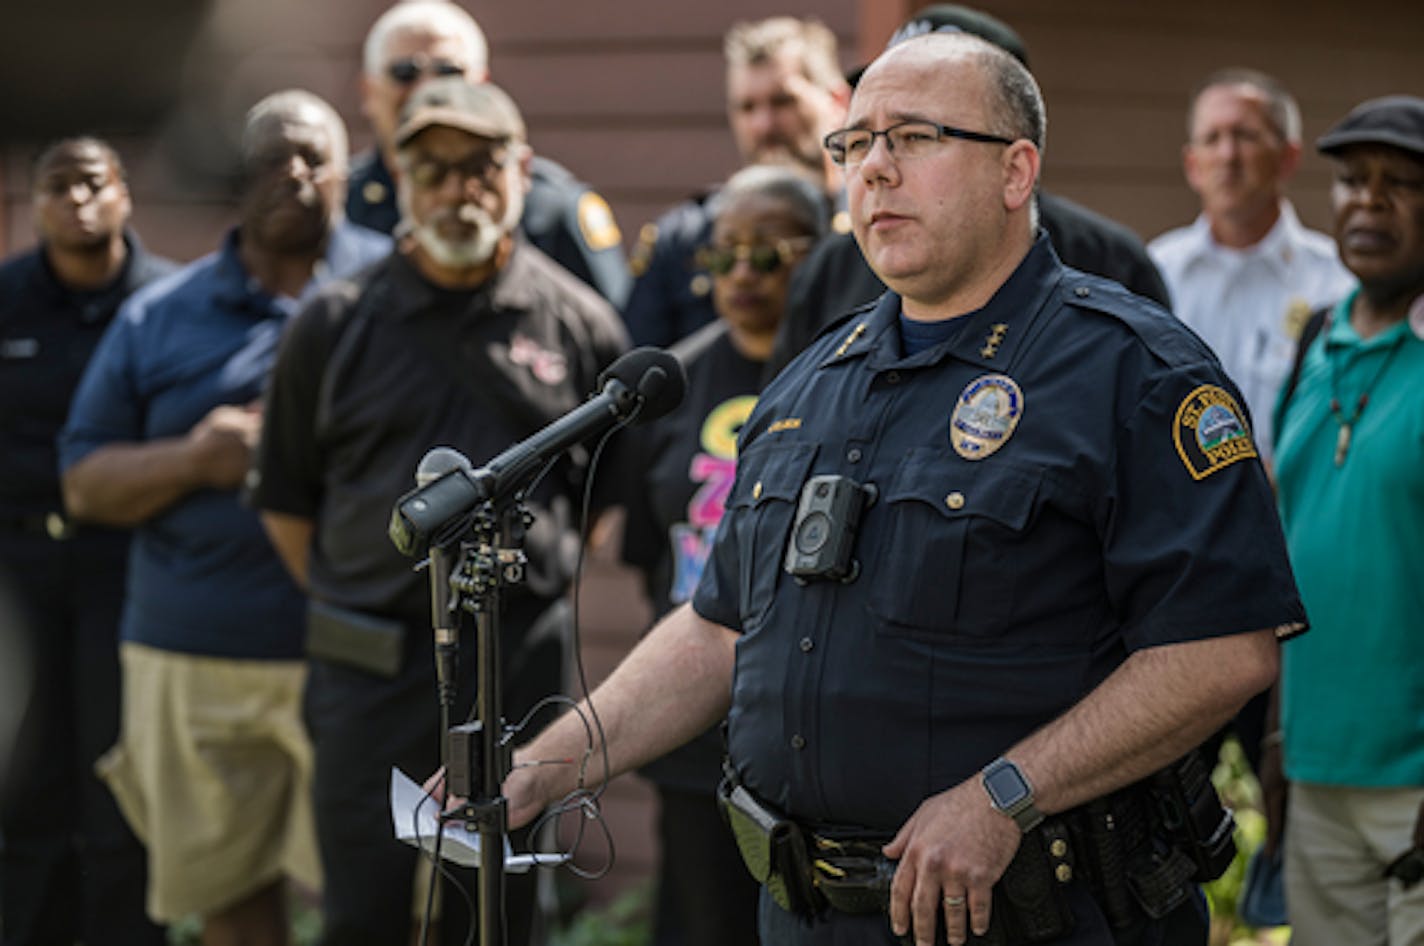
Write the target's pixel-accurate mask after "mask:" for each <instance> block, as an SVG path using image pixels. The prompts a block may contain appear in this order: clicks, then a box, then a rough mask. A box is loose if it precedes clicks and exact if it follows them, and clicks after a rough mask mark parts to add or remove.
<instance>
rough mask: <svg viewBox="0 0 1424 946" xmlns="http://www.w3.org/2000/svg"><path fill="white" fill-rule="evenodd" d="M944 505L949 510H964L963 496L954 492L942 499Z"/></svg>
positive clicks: (958, 492) (956, 491) (957, 491)
mask: <svg viewBox="0 0 1424 946" xmlns="http://www.w3.org/2000/svg"><path fill="white" fill-rule="evenodd" d="M944 504H945V505H946V506H948V507H949V508H950V509H963V508H964V494H963V493H961V492H960V491H959V490H955V491H954V492H952V493H950V494H949V495H948V496H946V497H944Z"/></svg>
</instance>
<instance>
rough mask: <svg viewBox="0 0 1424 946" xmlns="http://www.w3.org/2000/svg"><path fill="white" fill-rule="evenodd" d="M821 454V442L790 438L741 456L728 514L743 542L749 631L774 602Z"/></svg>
mask: <svg viewBox="0 0 1424 946" xmlns="http://www.w3.org/2000/svg"><path fill="white" fill-rule="evenodd" d="M815 459H816V444H814V443H805V442H786V443H772V444H765V445H760V444H759V445H757V446H754V447H753V448H752V449H750V450H748V451H747V452H746V453H745V454H744V455H743V456H741V457H740V458H738V460H737V481H736V484H735V485H734V486H733V487H732V495H731V497H730V498H729V500H728V502H727V515H728V517H729V518H730V523H731V528H732V530H733V532H732V537H734V539H735V541H736V543H737V553H738V554H737V561H738V576H737V578H738V599H739V600H738V607H739V612H740V615H741V619H742V628H743V630H749V629H751V628H753V627H755V626H756V625H758V624H760V623H761V620H762V618H764V617H765V615H766V612H767V609H768V608H770V607H771V602H772V596H773V595H774V594H775V593H776V586H777V583H778V581H779V580H780V577H781V574H782V571H781V558H782V555H783V553H784V552H785V549H786V541H787V536H789V535H790V532H791V522H792V519H793V518H794V516H795V512H796V502H797V499H798V498H799V497H800V494H801V485H802V484H803V483H805V482H806V477H807V476H808V475H809V474H810V471H811V463H812V461H814V460H815Z"/></svg>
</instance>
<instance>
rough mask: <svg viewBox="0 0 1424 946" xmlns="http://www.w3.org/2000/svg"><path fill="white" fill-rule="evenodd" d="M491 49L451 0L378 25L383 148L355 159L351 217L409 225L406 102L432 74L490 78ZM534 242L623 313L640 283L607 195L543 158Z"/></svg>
mask: <svg viewBox="0 0 1424 946" xmlns="http://www.w3.org/2000/svg"><path fill="white" fill-rule="evenodd" d="M487 59H488V47H487V45H486V43H485V38H484V34H483V33H482V32H481V31H480V28H479V25H478V24H476V23H475V21H474V20H473V19H471V18H470V15H469V14H468V13H466V12H465V11H464V10H462V9H461V8H460V7H459V6H457V5H455V4H453V3H449V2H446V0H417V2H404V3H398V4H396V5H395V6H393V7H392V8H391V9H390V10H388V11H387V12H386V13H385V14H384V15H382V16H381V18H380V19H378V20H377V21H376V23H375V25H374V26H372V27H371V32H370V34H369V36H368V37H367V40H366V46H365V74H364V75H363V76H362V80H361V98H362V110H363V111H364V112H365V113H366V117H367V118H368V119H369V120H370V122H371V128H372V131H374V132H375V135H376V146H375V147H373V148H372V149H371V150H370V151H367V152H366V153H364V154H361V155H357V156H356V157H355V158H354V159H353V160H352V162H351V176H350V180H349V185H348V188H347V196H346V216H347V218H348V219H350V220H351V221H353V222H355V223H359V224H361V225H362V226H366V227H370V228H372V229H374V230H380V231H381V232H382V233H391V232H392V231H394V230H395V228H396V226H397V224H399V222H400V208H399V207H397V206H396V185H395V180H394V178H393V177H392V175H391V170H390V161H391V159H392V157H393V154H394V149H393V145H392V143H391V135H392V134H393V133H394V132H395V124H396V118H397V115H398V114H399V112H400V107H401V105H402V104H403V103H404V102H405V100H406V97H407V96H409V95H410V92H411V90H412V89H414V88H415V87H416V86H417V85H418V84H419V83H420V82H422V81H423V80H424V79H425V78H427V77H430V76H441V75H463V76H465V77H466V78H467V79H469V80H470V81H471V82H483V81H485V80H486V79H487V78H488V67H487ZM520 227H521V229H522V230H523V231H524V235H525V236H526V237H527V238H528V239H529V242H531V243H533V244H534V245H535V246H537V247H538V248H539V249H541V250H543V251H544V253H545V254H546V255H547V256H549V257H551V258H552V259H553V260H554V261H555V262H556V263H558V264H560V265H561V266H563V267H564V268H565V269H567V270H568V271H569V272H571V273H573V274H574V275H575V276H577V277H578V278H579V279H582V280H583V281H584V282H586V283H588V284H589V285H590V286H592V287H593V288H594V289H596V290H598V292H599V293H600V294H601V295H602V296H603V297H604V298H605V299H607V300H608V301H609V302H610V303H612V304H613V305H614V306H615V307H618V306H622V305H623V303H624V302H625V301H626V300H627V298H628V291H629V289H630V288H631V286H632V277H631V276H630V275H629V272H628V264H627V261H626V260H625V259H624V257H623V235H622V233H621V232H620V231H619V229H618V224H617V222H616V221H615V220H614V217H613V211H612V208H610V207H609V206H608V202H607V201H606V200H604V199H603V198H602V197H601V196H600V195H599V194H598V193H597V192H595V191H594V190H593V189H592V188H590V187H589V186H588V185H587V184H585V183H584V182H582V181H580V180H579V179H578V178H576V177H574V176H573V174H571V173H570V172H569V171H568V170H567V169H565V168H564V167H563V166H561V165H559V164H558V163H556V162H554V161H551V160H549V159H548V158H544V157H538V156H536V157H535V158H534V163H533V166H532V168H531V170H530V182H529V194H528V198H527V199H526V200H525V202H524V217H523V219H522V220H521V221H520Z"/></svg>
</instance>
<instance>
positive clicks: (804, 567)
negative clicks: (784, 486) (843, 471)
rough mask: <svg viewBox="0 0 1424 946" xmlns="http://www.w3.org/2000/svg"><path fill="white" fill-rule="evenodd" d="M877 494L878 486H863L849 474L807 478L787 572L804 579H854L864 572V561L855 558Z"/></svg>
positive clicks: (797, 514)
mask: <svg viewBox="0 0 1424 946" xmlns="http://www.w3.org/2000/svg"><path fill="white" fill-rule="evenodd" d="M875 496H876V490H875V487H874V486H862V485H860V484H859V483H857V482H856V481H855V480H852V479H850V478H849V477H845V476H835V475H825V476H813V477H811V478H810V479H809V480H807V481H806V484H805V485H804V486H802V487H801V499H800V502H799V503H798V505H797V507H796V522H795V523H794V524H793V525H792V527H791V540H790V541H789V542H788V543H787V544H786V562H785V566H784V567H785V569H786V573H787V574H788V575H793V576H795V577H796V578H798V579H800V580H802V581H809V580H811V579H816V578H823V579H827V580H829V581H847V582H849V581H854V580H855V578H856V576H857V575H858V574H859V573H860V563H859V562H858V561H856V560H855V559H854V558H852V557H851V552H852V551H853V549H854V547H855V533H856V527H857V526H859V525H860V516H861V513H862V512H864V511H865V508H866V507H867V506H869V505H871V504H872V503H874V502H875Z"/></svg>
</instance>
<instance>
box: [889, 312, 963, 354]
mask: <svg viewBox="0 0 1424 946" xmlns="http://www.w3.org/2000/svg"><path fill="white" fill-rule="evenodd" d="M967 321H968V319H963V318H953V319H941V320H940V321H938V322H917V321H915V320H914V319H910V318H906V317H905V313H904V311H903V310H902V311H901V312H900V345H901V347H902V348H903V350H904V353H905V357H906V358H908V357H910V356H911V355H918V354H919V353H920V352H922V351H924V350H925V349H926V348H933V347H935V346H936V345H938V344H940V343H942V342H947V341H949V340H950V339H952V338H955V337H957V336H958V335H959V331H960V329H961V328H962V327H963V325H964V323H965V322H967Z"/></svg>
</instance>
